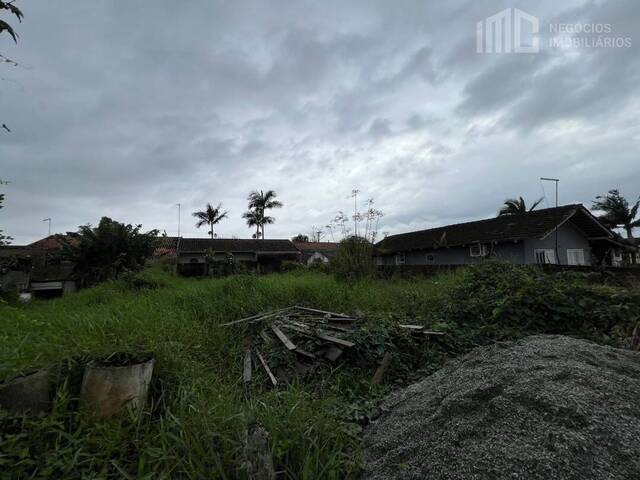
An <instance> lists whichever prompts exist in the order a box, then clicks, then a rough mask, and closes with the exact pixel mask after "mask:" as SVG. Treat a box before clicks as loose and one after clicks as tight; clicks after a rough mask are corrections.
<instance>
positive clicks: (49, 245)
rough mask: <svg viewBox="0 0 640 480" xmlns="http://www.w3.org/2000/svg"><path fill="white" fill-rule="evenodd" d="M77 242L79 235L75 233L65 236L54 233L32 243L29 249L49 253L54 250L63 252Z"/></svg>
mask: <svg viewBox="0 0 640 480" xmlns="http://www.w3.org/2000/svg"><path fill="white" fill-rule="evenodd" d="M78 242H79V235H78V234H77V233H67V234H66V235H63V234H61V233H56V234H54V235H49V236H48V237H45V238H43V239H41V240H38V241H36V242H33V243H32V244H30V245H29V247H31V248H36V249H40V250H45V251H47V252H50V251H54V250H63V249H65V248H67V247H69V246H76V245H77V244H78Z"/></svg>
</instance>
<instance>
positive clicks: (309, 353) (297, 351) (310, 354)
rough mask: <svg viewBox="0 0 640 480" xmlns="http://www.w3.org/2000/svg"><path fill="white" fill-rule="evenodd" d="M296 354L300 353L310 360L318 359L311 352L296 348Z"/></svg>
mask: <svg viewBox="0 0 640 480" xmlns="http://www.w3.org/2000/svg"><path fill="white" fill-rule="evenodd" d="M294 352H296V353H298V354H300V355H302V356H303V357H307V358H310V359H312V360H314V359H315V358H316V356H315V355H314V354H313V353H311V352H307V351H305V350H302V349H301V348H296V349H295V350H294Z"/></svg>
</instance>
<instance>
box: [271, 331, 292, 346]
mask: <svg viewBox="0 0 640 480" xmlns="http://www.w3.org/2000/svg"><path fill="white" fill-rule="evenodd" d="M271 330H273V333H275V334H276V336H277V337H278V338H279V339H280V341H281V342H282V343H284V346H285V347H287V349H288V350H295V349H296V345H295V343H293V342H292V341H291V340H289V337H287V336H286V335H285V334H284V333H283V332H282V330H280V329H279V328H278V327H277V326H275V325H271Z"/></svg>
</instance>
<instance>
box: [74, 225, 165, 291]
mask: <svg viewBox="0 0 640 480" xmlns="http://www.w3.org/2000/svg"><path fill="white" fill-rule="evenodd" d="M141 229H142V225H137V226H135V227H134V226H133V225H130V224H124V223H119V222H116V221H115V220H111V219H110V218H108V217H102V219H101V220H100V223H99V224H98V226H97V227H96V228H93V227H91V225H85V226H82V227H80V231H79V238H78V240H79V241H78V245H77V246H75V247H74V248H73V253H72V256H73V259H74V260H75V263H76V273H77V274H78V276H79V277H80V281H81V283H83V284H94V283H97V282H100V281H103V280H108V279H110V278H117V277H118V276H119V275H120V274H121V273H124V272H129V271H138V270H141V269H142V268H143V267H144V263H145V260H146V259H147V258H148V257H150V256H151V255H152V254H153V250H154V243H155V236H156V235H157V233H158V232H157V230H151V231H150V232H147V233H141V231H140V230H141Z"/></svg>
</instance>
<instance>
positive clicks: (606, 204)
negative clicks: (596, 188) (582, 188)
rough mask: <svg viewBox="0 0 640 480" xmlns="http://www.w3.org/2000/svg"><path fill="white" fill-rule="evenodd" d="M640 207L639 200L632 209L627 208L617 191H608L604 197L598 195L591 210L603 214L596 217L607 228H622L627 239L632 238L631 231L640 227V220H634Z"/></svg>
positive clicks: (627, 205) (625, 202)
mask: <svg viewBox="0 0 640 480" xmlns="http://www.w3.org/2000/svg"><path fill="white" fill-rule="evenodd" d="M638 207H640V199H638V201H636V203H635V205H633V207H631V208H630V207H629V202H628V201H627V199H626V198H624V197H623V196H621V195H620V192H619V191H618V190H609V192H608V193H607V194H606V195H604V196H601V195H598V196H597V197H596V199H595V200H594V201H593V209H594V210H597V211H601V212H604V213H603V215H601V216H600V217H598V218H599V219H600V221H601V222H602V223H604V224H605V225H606V226H607V227H609V228H624V229H625V230H626V232H627V238H633V229H634V228H637V227H640V218H638V219H636V215H637V214H638Z"/></svg>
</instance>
